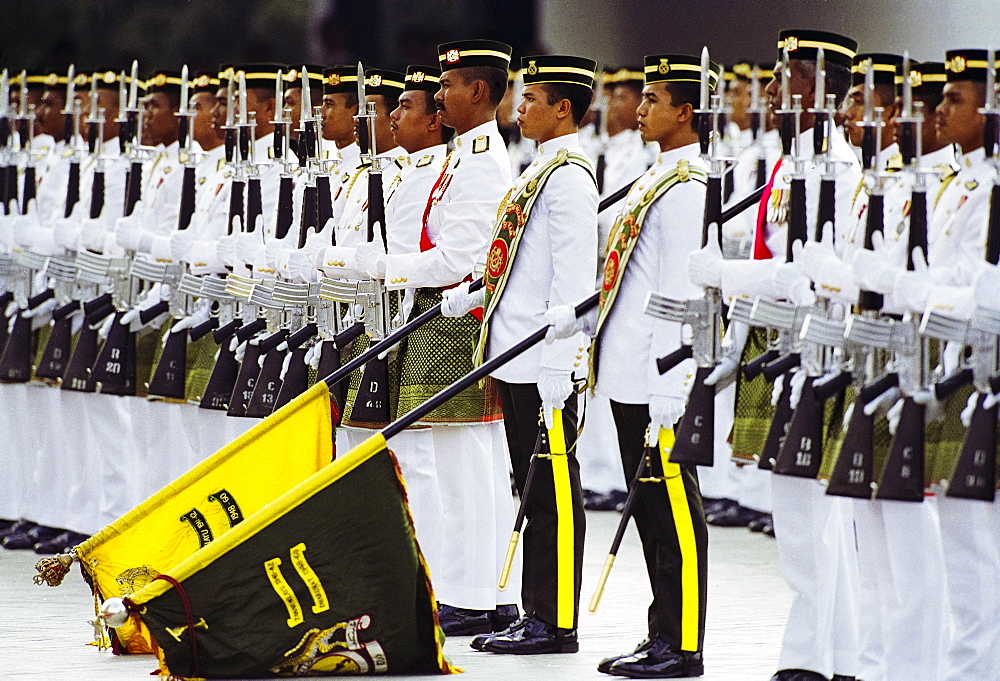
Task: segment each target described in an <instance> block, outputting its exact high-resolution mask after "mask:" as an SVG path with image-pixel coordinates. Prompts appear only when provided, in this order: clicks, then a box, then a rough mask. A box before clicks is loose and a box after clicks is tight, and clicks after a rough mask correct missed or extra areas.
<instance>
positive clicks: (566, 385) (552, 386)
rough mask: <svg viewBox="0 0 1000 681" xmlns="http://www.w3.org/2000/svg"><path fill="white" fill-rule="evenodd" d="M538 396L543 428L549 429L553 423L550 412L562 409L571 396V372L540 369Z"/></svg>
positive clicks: (547, 368)
mask: <svg viewBox="0 0 1000 681" xmlns="http://www.w3.org/2000/svg"><path fill="white" fill-rule="evenodd" d="M538 394H539V395H541V397H542V417H543V418H544V419H545V427H546V428H551V427H552V426H553V425H554V423H555V420H554V417H553V414H552V410H553V409H562V408H563V407H564V406H565V405H566V398H568V397H569V396H570V395H571V394H573V372H571V371H569V370H566V369H551V368H549V367H542V373H541V375H540V376H539V377H538Z"/></svg>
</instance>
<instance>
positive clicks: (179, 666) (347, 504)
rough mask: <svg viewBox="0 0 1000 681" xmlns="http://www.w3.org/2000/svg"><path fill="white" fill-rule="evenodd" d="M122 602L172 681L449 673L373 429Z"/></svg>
mask: <svg viewBox="0 0 1000 681" xmlns="http://www.w3.org/2000/svg"><path fill="white" fill-rule="evenodd" d="M126 604H127V607H128V609H129V610H130V612H132V613H133V614H132V618H131V619H132V621H133V622H134V621H137V620H138V619H140V618H141V621H142V622H143V623H144V624H145V626H146V627H148V630H149V632H150V633H151V634H152V636H153V637H154V638H155V640H156V643H157V644H158V647H159V650H158V651H157V652H158V655H159V658H160V663H161V668H160V672H161V674H170V675H172V677H175V678H176V677H181V678H261V677H274V676H311V675H331V674H359V673H362V674H363V673H389V674H427V673H448V672H451V671H454V670H453V669H452V668H451V667H450V666H449V665H448V663H447V661H446V660H445V659H444V657H443V654H442V648H441V644H442V638H443V637H442V636H441V634H440V629H439V628H438V626H437V611H436V606H435V600H434V594H433V591H432V589H431V584H430V580H429V577H428V573H427V568H426V565H425V564H424V561H423V558H422V556H421V554H420V550H419V547H418V546H417V542H416V538H415V536H414V533H413V522H412V519H411V517H410V514H409V509H408V507H407V504H406V492H405V486H404V483H403V479H402V476H401V474H400V472H399V468H398V466H397V464H396V460H395V457H394V456H393V455H392V454H391V453H390V452H389V450H388V449H386V443H385V439H384V438H383V437H382V435H381V434H378V433H376V434H375V435H373V436H372V437H370V438H369V439H368V440H367V441H366V442H365V443H364V444H362V445H361V446H359V447H357V448H355V449H354V450H352V451H351V452H349V453H348V454H347V455H345V456H343V457H341V458H339V459H337V460H336V461H335V462H333V463H332V464H331V465H329V466H327V467H325V468H324V469H323V470H321V471H319V472H318V473H316V474H315V475H313V476H311V477H310V478H309V479H307V480H305V481H303V482H302V483H300V484H299V485H297V486H296V487H294V488H292V489H291V490H289V491H288V492H286V493H285V494H283V495H282V496H281V497H279V498H278V499H276V500H275V501H274V502H273V503H271V504H269V505H268V506H266V507H265V508H262V509H260V510H259V511H257V512H256V513H255V514H253V515H252V516H249V517H248V518H247V519H246V521H245V522H243V523H241V524H240V525H238V526H237V527H235V528H233V529H232V530H231V531H230V532H228V533H226V534H225V535H224V536H222V537H220V538H218V539H216V541H214V542H212V543H211V544H209V545H207V546H206V547H205V548H203V549H202V550H200V551H197V552H195V553H192V554H191V555H190V556H189V557H188V558H187V559H186V560H184V561H183V562H182V563H180V564H179V565H176V566H174V567H172V568H170V569H169V570H167V571H166V574H163V575H160V576H159V577H158V578H157V579H154V580H152V581H150V582H149V583H147V584H146V585H145V586H144V587H143V588H141V589H139V590H137V591H136V592H135V593H134V594H133V595H132V596H131V597H129V598H128V599H126Z"/></svg>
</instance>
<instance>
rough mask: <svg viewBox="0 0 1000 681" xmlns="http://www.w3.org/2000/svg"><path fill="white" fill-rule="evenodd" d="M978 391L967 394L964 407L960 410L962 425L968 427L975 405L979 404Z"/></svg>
mask: <svg viewBox="0 0 1000 681" xmlns="http://www.w3.org/2000/svg"><path fill="white" fill-rule="evenodd" d="M980 394H981V393H980V392H979V391H978V390H977V391H976V392H974V393H972V394H971V395H969V399H968V400H967V401H966V402H965V408H964V409H963V410H962V414H961V416H960V418H961V419H962V425H963V426H965V427H966V428H968V427H969V426H971V425H972V415H973V414H975V413H976V405H977V404H979V396H980Z"/></svg>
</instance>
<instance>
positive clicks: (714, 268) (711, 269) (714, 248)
mask: <svg viewBox="0 0 1000 681" xmlns="http://www.w3.org/2000/svg"><path fill="white" fill-rule="evenodd" d="M718 234H719V225H718V224H716V223H714V222H713V223H712V224H710V225H709V226H708V243H707V244H705V245H704V246H703V247H702V248H700V249H698V250H697V251H692V252H691V253H690V254H689V255H688V262H687V265H688V276H689V277H690V278H691V282H692V283H693V284H694V285H695V286H701V287H702V288H721V287H722V248H720V247H719V241H718Z"/></svg>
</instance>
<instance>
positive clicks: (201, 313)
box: [170, 306, 211, 333]
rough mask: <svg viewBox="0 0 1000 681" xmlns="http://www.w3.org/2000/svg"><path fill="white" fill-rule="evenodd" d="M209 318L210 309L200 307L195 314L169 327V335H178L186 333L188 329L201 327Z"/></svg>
mask: <svg viewBox="0 0 1000 681" xmlns="http://www.w3.org/2000/svg"><path fill="white" fill-rule="evenodd" d="M209 317H211V308H209V307H208V306H205V307H201V308H199V309H198V310H196V311H195V312H193V313H191V314H189V315H187V316H186V317H182V318H180V319H178V320H177V321H176V322H174V323H173V324H172V325H171V326H170V333H180V332H181V331H187V330H188V329H193V328H194V327H196V326H201V325H202V324H204V323H205V322H207V321H208V319H209Z"/></svg>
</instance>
